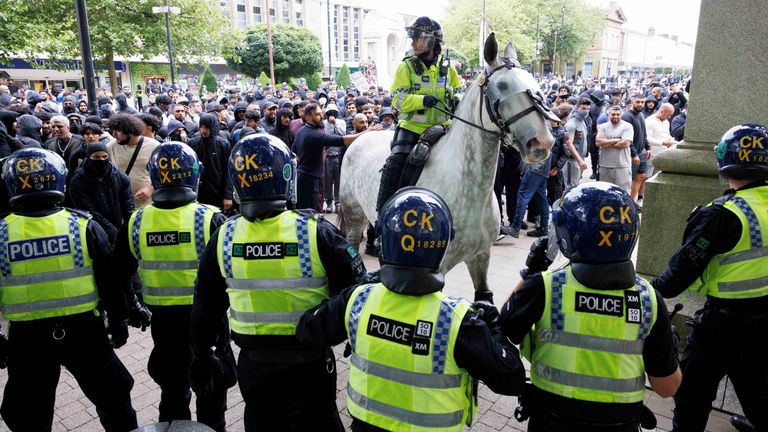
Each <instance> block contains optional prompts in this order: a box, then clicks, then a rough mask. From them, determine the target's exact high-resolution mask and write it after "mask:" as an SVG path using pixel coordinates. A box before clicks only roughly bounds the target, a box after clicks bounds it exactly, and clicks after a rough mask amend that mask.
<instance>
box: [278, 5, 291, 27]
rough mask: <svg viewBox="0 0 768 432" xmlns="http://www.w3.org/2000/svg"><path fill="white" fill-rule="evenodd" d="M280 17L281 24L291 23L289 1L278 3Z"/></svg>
mask: <svg viewBox="0 0 768 432" xmlns="http://www.w3.org/2000/svg"><path fill="white" fill-rule="evenodd" d="M280 15H281V16H282V17H283V24H290V23H291V3H290V2H289V0H281V1H280Z"/></svg>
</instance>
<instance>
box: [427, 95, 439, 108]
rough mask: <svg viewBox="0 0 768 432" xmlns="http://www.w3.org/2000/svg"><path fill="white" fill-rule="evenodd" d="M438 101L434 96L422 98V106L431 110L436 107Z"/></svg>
mask: <svg viewBox="0 0 768 432" xmlns="http://www.w3.org/2000/svg"><path fill="white" fill-rule="evenodd" d="M437 101H438V99H437V98H436V97H434V96H429V95H427V96H424V106H425V107H427V108H432V107H433V106H437Z"/></svg>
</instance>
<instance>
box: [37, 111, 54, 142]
mask: <svg viewBox="0 0 768 432" xmlns="http://www.w3.org/2000/svg"><path fill="white" fill-rule="evenodd" d="M32 115H34V116H35V117H37V118H39V119H40V121H41V122H43V126H42V127H41V128H40V142H41V143H43V144H45V142H46V141H48V140H49V139H51V138H53V129H51V117H52V116H51V114H50V113H47V112H39V113H36V114H32Z"/></svg>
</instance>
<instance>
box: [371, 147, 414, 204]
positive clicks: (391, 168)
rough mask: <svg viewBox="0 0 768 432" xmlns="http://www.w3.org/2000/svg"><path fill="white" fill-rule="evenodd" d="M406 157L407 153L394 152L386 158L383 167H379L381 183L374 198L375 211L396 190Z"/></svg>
mask: <svg viewBox="0 0 768 432" xmlns="http://www.w3.org/2000/svg"><path fill="white" fill-rule="evenodd" d="M407 157H408V155H407V154H399V153H394V154H391V155H389V157H388V158H387V162H386V163H385V164H384V168H382V169H381V183H380V184H379V196H378V198H377V200H376V213H378V212H379V211H380V210H381V207H383V206H384V203H386V202H387V200H388V199H389V198H390V197H391V196H392V195H394V194H395V192H397V186H398V183H399V182H400V175H401V174H402V173H403V167H404V166H405V160H406V158H407Z"/></svg>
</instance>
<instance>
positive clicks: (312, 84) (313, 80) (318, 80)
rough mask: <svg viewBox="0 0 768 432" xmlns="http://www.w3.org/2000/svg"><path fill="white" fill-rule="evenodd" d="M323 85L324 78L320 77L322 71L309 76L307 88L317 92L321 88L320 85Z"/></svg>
mask: <svg viewBox="0 0 768 432" xmlns="http://www.w3.org/2000/svg"><path fill="white" fill-rule="evenodd" d="M322 83H323V77H322V75H320V71H317V72H315V73H313V74H312V75H309V76H307V88H308V89H310V90H312V91H315V90H317V88H318V87H320V84H322Z"/></svg>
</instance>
